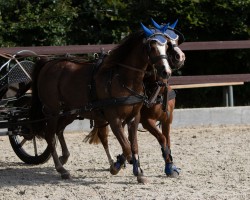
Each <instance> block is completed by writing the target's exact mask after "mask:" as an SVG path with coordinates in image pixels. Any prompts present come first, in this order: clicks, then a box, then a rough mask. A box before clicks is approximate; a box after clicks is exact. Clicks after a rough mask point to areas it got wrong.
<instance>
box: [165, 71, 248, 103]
mask: <svg viewBox="0 0 250 200" xmlns="http://www.w3.org/2000/svg"><path fill="white" fill-rule="evenodd" d="M245 82H250V74H226V75H201V76H176V77H174V76H173V77H171V78H170V80H169V84H170V85H171V86H172V88H173V89H190V88H202V87H219V86H221V87H224V90H223V96H224V104H225V106H234V97H233V86H236V85H243V84H244V83H245Z"/></svg>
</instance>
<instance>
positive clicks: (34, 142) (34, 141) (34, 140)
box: [33, 137, 38, 156]
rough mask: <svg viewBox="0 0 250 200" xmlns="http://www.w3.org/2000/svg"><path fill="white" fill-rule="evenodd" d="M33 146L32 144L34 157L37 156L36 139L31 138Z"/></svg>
mask: <svg viewBox="0 0 250 200" xmlns="http://www.w3.org/2000/svg"><path fill="white" fill-rule="evenodd" d="M33 144H34V153H35V156H38V153H37V145H36V137H34V138H33Z"/></svg>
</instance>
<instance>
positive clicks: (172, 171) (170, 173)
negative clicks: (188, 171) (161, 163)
mask: <svg viewBox="0 0 250 200" xmlns="http://www.w3.org/2000/svg"><path fill="white" fill-rule="evenodd" d="M180 171H181V169H180V168H177V167H176V166H175V165H173V163H167V164H166V166H165V173H166V175H167V177H170V178H177V177H178V176H179V174H180Z"/></svg>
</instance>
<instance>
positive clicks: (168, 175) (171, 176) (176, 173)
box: [167, 171, 179, 178]
mask: <svg viewBox="0 0 250 200" xmlns="http://www.w3.org/2000/svg"><path fill="white" fill-rule="evenodd" d="M178 176H179V173H178V172H176V171H173V172H172V174H167V177H169V178H177V177H178Z"/></svg>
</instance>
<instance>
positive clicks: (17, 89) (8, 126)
mask: <svg viewBox="0 0 250 200" xmlns="http://www.w3.org/2000/svg"><path fill="white" fill-rule="evenodd" d="M0 56H1V57H3V58H4V60H7V61H6V62H4V63H3V64H2V65H1V67H0V136H8V137H9V141H10V144H11V146H12V148H13V150H14V152H15V154H16V155H17V156H18V157H19V158H20V159H21V160H22V161H23V162H25V163H27V164H42V163H45V162H46V161H47V160H48V159H49V158H50V156H51V155H50V152H49V149H48V146H47V143H46V141H45V140H44V139H39V138H37V137H36V136H34V135H32V134H30V133H29V127H28V126H29V123H27V122H28V121H29V109H30V103H31V92H30V85H31V73H32V68H33V66H34V61H33V59H34V57H37V54H36V53H35V52H33V51H30V50H22V51H18V52H17V53H16V54H15V55H10V54H1V55H0Z"/></svg>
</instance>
